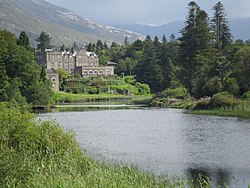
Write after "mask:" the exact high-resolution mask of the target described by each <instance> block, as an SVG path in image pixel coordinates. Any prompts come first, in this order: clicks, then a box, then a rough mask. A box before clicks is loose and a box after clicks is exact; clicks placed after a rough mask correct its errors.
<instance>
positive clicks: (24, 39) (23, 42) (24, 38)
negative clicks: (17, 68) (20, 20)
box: [17, 31, 31, 50]
mask: <svg viewBox="0 0 250 188" xmlns="http://www.w3.org/2000/svg"><path fill="white" fill-rule="evenodd" d="M17 44H18V45H20V46H23V47H24V48H25V49H26V50H30V48H31V47H30V41H29V37H28V35H27V34H26V32H25V31H22V32H21V33H20V36H19V39H18V41H17Z"/></svg>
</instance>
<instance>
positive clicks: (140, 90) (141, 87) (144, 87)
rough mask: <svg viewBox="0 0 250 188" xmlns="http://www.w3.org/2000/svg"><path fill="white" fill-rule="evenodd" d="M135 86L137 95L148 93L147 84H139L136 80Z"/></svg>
mask: <svg viewBox="0 0 250 188" xmlns="http://www.w3.org/2000/svg"><path fill="white" fill-rule="evenodd" d="M135 87H136V89H137V93H136V94H139V95H147V94H150V88H149V86H148V84H141V83H140V82H136V83H135Z"/></svg>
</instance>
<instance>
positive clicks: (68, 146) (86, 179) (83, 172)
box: [0, 104, 211, 188]
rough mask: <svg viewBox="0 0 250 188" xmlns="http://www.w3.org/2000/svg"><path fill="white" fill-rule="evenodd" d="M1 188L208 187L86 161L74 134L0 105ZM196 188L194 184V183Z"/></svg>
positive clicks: (204, 181) (204, 182) (203, 181)
mask: <svg viewBox="0 0 250 188" xmlns="http://www.w3.org/2000/svg"><path fill="white" fill-rule="evenodd" d="M0 107H1V109H2V110H1V111H0V129H1V132H0V187H35V188H37V187H38V188H39V187H48V188H51V187H67V188H68V187H72V188H73V187H74V188H77V187H102V188H103V187H104V188H105V187H107V188H110V187H117V188H118V187H136V188H138V187H186V186H187V185H190V187H195V184H196V183H197V184H199V185H201V186H200V187H211V185H210V183H209V182H208V181H207V179H206V178H203V177H200V178H198V180H195V181H194V180H184V179H183V178H180V177H176V178H170V177H167V176H155V175H153V174H152V173H149V172H142V171H140V170H138V169H137V168H134V167H130V166H126V167H125V166H121V165H112V164H107V163H101V162H98V161H95V160H94V159H92V158H90V157H87V156H86V155H85V154H84V153H83V152H82V150H81V149H80V147H79V146H78V144H77V142H76V140H75V136H74V133H72V132H65V131H64V130H63V129H62V128H61V127H60V126H59V125H58V124H56V123H54V122H50V121H47V122H40V121H35V119H34V115H33V114H31V113H27V112H23V113H21V112H20V110H19V109H18V108H16V107H14V106H10V105H9V104H8V105H5V104H0ZM195 182H196V183H195Z"/></svg>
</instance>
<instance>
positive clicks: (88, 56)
mask: <svg viewBox="0 0 250 188" xmlns="http://www.w3.org/2000/svg"><path fill="white" fill-rule="evenodd" d="M36 58H37V62H38V63H39V64H43V65H44V66H45V68H46V69H55V70H56V69H62V70H65V71H66V72H68V73H69V74H70V75H76V74H78V75H80V76H82V77H87V76H98V75H102V76H111V75H114V67H113V66H100V65H99V59H98V56H97V55H96V54H95V53H94V52H87V51H86V50H85V49H80V50H79V51H76V52H74V53H70V52H59V51H53V50H50V49H46V51H45V53H37V55H36Z"/></svg>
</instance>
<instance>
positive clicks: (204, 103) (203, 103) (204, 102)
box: [194, 99, 211, 110]
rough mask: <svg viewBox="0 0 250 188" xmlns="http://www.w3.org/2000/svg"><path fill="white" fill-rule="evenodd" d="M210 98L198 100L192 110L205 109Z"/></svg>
mask: <svg viewBox="0 0 250 188" xmlns="http://www.w3.org/2000/svg"><path fill="white" fill-rule="evenodd" d="M210 100H211V99H201V100H199V101H198V102H197V103H196V105H195V107H194V110H207V109H208V108H209V105H210Z"/></svg>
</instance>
